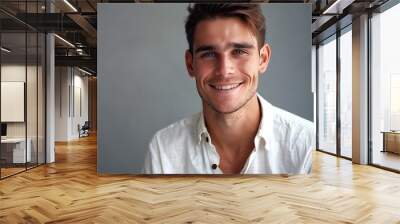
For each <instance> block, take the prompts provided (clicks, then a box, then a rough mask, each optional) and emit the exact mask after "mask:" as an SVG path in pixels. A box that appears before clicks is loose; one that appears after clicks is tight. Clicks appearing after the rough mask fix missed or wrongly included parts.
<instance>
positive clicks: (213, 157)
mask: <svg viewBox="0 0 400 224" xmlns="http://www.w3.org/2000/svg"><path fill="white" fill-rule="evenodd" d="M205 147H206V150H207V156H208V161H209V162H210V164H209V169H211V173H213V174H222V171H221V169H220V168H219V162H220V161H219V160H220V158H219V155H218V153H217V149H216V148H215V146H214V145H213V144H212V143H211V139H210V137H209V136H206V144H205ZM214 164H215V165H216V167H215V169H214V166H215V165H214Z"/></svg>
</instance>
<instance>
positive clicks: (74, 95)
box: [55, 67, 88, 141]
mask: <svg viewBox="0 0 400 224" xmlns="http://www.w3.org/2000/svg"><path fill="white" fill-rule="evenodd" d="M55 73H56V83H55V89H56V91H55V123H56V128H55V129H56V131H55V140H56V141H69V140H73V139H77V138H78V137H79V133H78V124H80V125H83V124H84V122H85V121H87V120H88V77H87V76H84V73H82V72H80V71H79V70H77V69H76V68H72V67H56V71H55ZM79 95H80V97H79ZM79 101H81V102H79ZM80 105H81V111H80V109H79V106H80Z"/></svg>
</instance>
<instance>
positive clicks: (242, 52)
mask: <svg viewBox="0 0 400 224" xmlns="http://www.w3.org/2000/svg"><path fill="white" fill-rule="evenodd" d="M232 53H233V55H244V54H247V52H246V51H244V50H242V49H234V50H233V52H232Z"/></svg>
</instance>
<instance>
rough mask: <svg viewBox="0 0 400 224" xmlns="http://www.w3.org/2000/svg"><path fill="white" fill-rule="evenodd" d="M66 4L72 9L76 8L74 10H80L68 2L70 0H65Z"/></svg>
mask: <svg viewBox="0 0 400 224" xmlns="http://www.w3.org/2000/svg"><path fill="white" fill-rule="evenodd" d="M64 2H65V4H67V5H68V6H69V7H70V8H71V9H72V10H74V12H78V10H77V9H76V8H75V7H74V6H73V5H72V4H71V3H69V2H68V0H64Z"/></svg>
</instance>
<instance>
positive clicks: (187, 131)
mask: <svg viewBox="0 0 400 224" xmlns="http://www.w3.org/2000/svg"><path fill="white" fill-rule="evenodd" d="M199 117H200V113H196V114H193V115H191V116H189V117H186V118H183V119H181V120H179V121H177V122H175V123H172V124H170V125H168V126H166V127H164V128H162V129H160V130H158V131H157V132H156V133H155V134H154V136H153V140H152V141H154V140H157V141H158V142H159V143H161V144H163V145H165V144H167V145H168V144H169V143H173V144H177V143H179V141H180V140H185V141H187V138H191V137H193V136H194V135H195V133H194V131H195V130H196V128H195V127H196V125H197V122H198V120H199Z"/></svg>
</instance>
